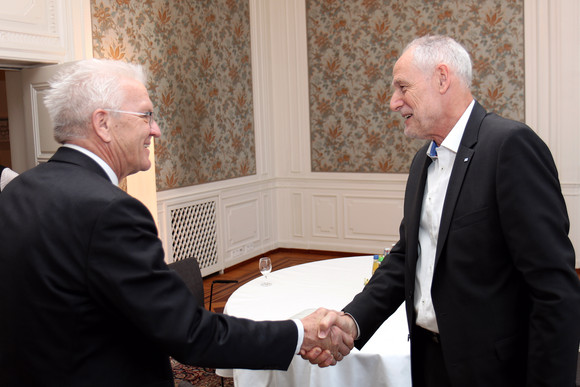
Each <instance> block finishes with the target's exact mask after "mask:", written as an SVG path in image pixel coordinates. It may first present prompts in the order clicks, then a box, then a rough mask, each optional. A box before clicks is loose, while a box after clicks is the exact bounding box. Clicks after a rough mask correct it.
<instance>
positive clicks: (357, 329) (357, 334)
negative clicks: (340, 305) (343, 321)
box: [343, 311, 360, 340]
mask: <svg viewBox="0 0 580 387" xmlns="http://www.w3.org/2000/svg"><path fill="white" fill-rule="evenodd" d="M343 312H344V311H343ZM344 314H346V315H347V316H350V318H352V321H354V325H356V337H355V338H354V339H355V340H358V339H359V337H360V327H359V326H358V322H356V318H354V316H353V315H352V314H350V313H347V312H344Z"/></svg>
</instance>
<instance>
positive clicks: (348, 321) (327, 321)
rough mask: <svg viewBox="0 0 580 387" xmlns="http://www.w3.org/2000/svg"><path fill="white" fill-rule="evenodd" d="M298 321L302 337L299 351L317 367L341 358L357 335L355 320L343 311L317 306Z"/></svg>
mask: <svg viewBox="0 0 580 387" xmlns="http://www.w3.org/2000/svg"><path fill="white" fill-rule="evenodd" d="M301 321H302V324H303V325H304V341H303V342H302V347H300V355H301V356H302V358H304V359H306V360H308V361H310V363H312V364H317V365H318V366H319V367H328V366H331V365H335V364H336V363H337V362H339V361H341V360H342V359H343V358H344V357H345V356H346V355H348V354H349V353H350V350H351V349H352V348H353V346H354V339H355V338H356V337H357V335H358V332H357V327H356V323H355V322H354V320H353V319H352V317H350V316H349V315H347V314H344V313H343V312H336V311H333V310H328V309H324V308H319V309H317V310H316V311H315V312H314V313H312V314H310V315H308V316H306V317H304V318H303V319H302V320H301Z"/></svg>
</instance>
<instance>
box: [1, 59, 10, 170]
mask: <svg viewBox="0 0 580 387" xmlns="http://www.w3.org/2000/svg"><path fill="white" fill-rule="evenodd" d="M8 129H9V121H8V100H7V97H6V73H5V71H4V70H0V165H3V166H5V167H8V168H12V156H11V153H10V132H9V130H8Z"/></svg>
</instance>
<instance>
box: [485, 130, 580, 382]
mask: <svg viewBox="0 0 580 387" xmlns="http://www.w3.org/2000/svg"><path fill="white" fill-rule="evenodd" d="M496 182H497V200H498V207H499V213H500V218H501V226H502V228H503V233H504V237H505V239H506V244H507V246H508V249H509V250H510V255H511V257H512V258H513V264H514V266H515V267H516V269H517V270H518V271H519V272H520V273H521V274H522V276H523V279H524V282H525V283H526V284H527V286H528V289H529V296H530V301H531V305H532V306H531V313H530V318H529V337H528V378H527V383H528V385H545V384H544V383H547V382H548V381H549V382H548V383H550V385H565V381H566V380H573V377H574V375H575V373H576V361H575V359H576V358H577V352H578V341H579V337H580V282H579V280H578V277H577V274H576V273H575V271H574V265H575V255H574V249H573V247H572V244H571V242H570V240H569V238H568V229H569V220H568V215H567V211H566V205H565V202H564V198H563V196H562V193H561V190H560V183H559V181H558V175H557V171H556V166H555V165H554V161H553V159H552V156H551V154H550V152H549V150H548V148H547V147H546V145H545V144H544V143H543V142H542V141H541V140H540V139H539V138H538V137H537V136H536V135H535V133H533V132H532V131H531V130H528V129H522V130H518V131H515V132H514V133H513V134H512V135H510V136H508V137H507V139H506V140H505V141H504V142H503V144H502V146H501V149H500V151H499V158H498V163H497V179H496ZM558 380H560V382H561V383H560V382H558Z"/></svg>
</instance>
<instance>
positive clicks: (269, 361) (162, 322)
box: [87, 197, 298, 369]
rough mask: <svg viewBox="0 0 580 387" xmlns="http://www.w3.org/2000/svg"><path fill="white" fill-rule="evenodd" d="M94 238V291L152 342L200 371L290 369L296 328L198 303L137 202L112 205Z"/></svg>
mask: <svg viewBox="0 0 580 387" xmlns="http://www.w3.org/2000/svg"><path fill="white" fill-rule="evenodd" d="M92 241H93V242H92V244H91V246H90V252H89V263H88V267H87V277H88V282H89V284H90V285H89V286H90V291H91V292H92V294H93V295H94V296H95V298H96V299H97V300H98V301H99V302H100V304H101V305H103V307H105V308H110V309H111V314H113V315H122V316H123V318H124V319H125V320H127V321H129V323H130V324H132V325H133V326H134V327H135V329H138V330H140V331H141V332H142V334H143V335H144V337H146V338H148V339H150V340H151V342H152V345H157V346H159V347H160V348H161V350H162V351H163V352H165V353H167V354H168V355H171V356H173V357H174V358H176V359H177V360H178V361H181V362H183V363H188V364H195V365H198V366H208V367H222V368H249V369H287V368H288V366H289V364H290V362H291V360H292V358H293V356H294V351H295V349H296V343H297V339H298V338H297V336H298V335H297V330H296V324H295V323H294V322H293V321H278V322H255V321H251V320H246V319H239V318H235V317H231V316H225V315H220V314H215V313H210V312H209V311H207V310H205V309H204V308H203V307H202V306H200V305H198V304H197V303H196V301H195V299H194V297H193V296H192V294H191V293H190V292H189V290H188V289H187V287H186V286H185V284H184V283H183V281H182V280H181V279H180V278H179V277H178V276H177V274H175V273H174V272H173V271H171V270H169V269H168V267H167V265H166V264H165V262H164V252H163V248H162V245H161V241H160V240H159V238H158V237H157V230H156V227H155V223H154V221H153V219H152V217H151V215H150V213H149V211H148V210H147V209H146V208H145V206H143V205H142V204H141V203H140V202H138V201H137V200H135V199H133V198H129V197H127V198H122V199H118V200H114V201H113V202H111V203H110V204H109V205H108V206H107V207H106V208H105V209H104V210H103V211H102V213H101V215H100V217H99V220H98V221H97V224H96V225H95V229H94V230H93V237H92Z"/></svg>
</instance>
